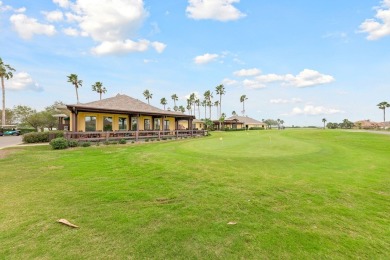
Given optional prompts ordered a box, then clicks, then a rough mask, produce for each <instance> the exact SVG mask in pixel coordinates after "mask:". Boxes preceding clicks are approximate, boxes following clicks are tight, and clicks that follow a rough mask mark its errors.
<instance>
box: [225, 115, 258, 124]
mask: <svg viewBox="0 0 390 260" xmlns="http://www.w3.org/2000/svg"><path fill="white" fill-rule="evenodd" d="M233 119H236V120H238V121H240V122H244V124H246V125H264V124H265V123H263V122H260V121H257V120H256V119H253V118H251V117H247V116H231V117H229V118H227V120H233Z"/></svg>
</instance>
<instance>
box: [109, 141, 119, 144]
mask: <svg viewBox="0 0 390 260" xmlns="http://www.w3.org/2000/svg"><path fill="white" fill-rule="evenodd" d="M110 144H118V141H111V142H110Z"/></svg>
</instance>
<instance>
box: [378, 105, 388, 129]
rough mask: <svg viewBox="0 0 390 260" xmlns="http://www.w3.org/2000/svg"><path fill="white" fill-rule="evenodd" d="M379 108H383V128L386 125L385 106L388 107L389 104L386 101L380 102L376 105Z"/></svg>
mask: <svg viewBox="0 0 390 260" xmlns="http://www.w3.org/2000/svg"><path fill="white" fill-rule="evenodd" d="M377 106H378V108H379V109H383V129H385V127H386V125H385V124H386V108H388V107H390V104H389V103H387V102H386V101H383V102H380V103H379V104H378V105H377Z"/></svg>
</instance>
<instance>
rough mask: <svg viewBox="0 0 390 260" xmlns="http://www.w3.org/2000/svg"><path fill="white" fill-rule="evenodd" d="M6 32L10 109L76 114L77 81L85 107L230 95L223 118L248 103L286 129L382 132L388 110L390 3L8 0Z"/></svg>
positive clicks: (3, 11) (251, 110)
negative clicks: (123, 100)
mask: <svg viewBox="0 0 390 260" xmlns="http://www.w3.org/2000/svg"><path fill="white" fill-rule="evenodd" d="M0 33H1V37H0V46H1V48H0V57H1V58H2V59H3V61H4V62H5V63H6V64H10V65H12V66H13V67H14V68H15V69H16V70H17V71H16V73H15V77H14V78H13V79H12V80H10V81H7V82H6V107H8V108H12V107H13V106H16V105H28V106H31V107H33V108H36V109H38V110H41V109H43V108H44V107H45V106H48V105H51V104H53V103H54V101H62V102H64V103H66V104H73V103H76V95H75V90H74V87H73V86H72V85H71V84H70V83H68V82H67V77H66V76H67V75H69V74H71V73H75V74H77V75H78V76H79V79H82V80H83V86H82V87H81V88H80V89H79V96H80V102H82V103H84V102H90V101H94V100H97V99H98V98H99V95H98V94H97V93H96V92H92V87H91V85H92V84H94V83H95V82H97V81H100V82H102V83H103V85H104V86H105V87H106V88H107V90H108V91H107V93H106V94H104V96H103V97H111V96H114V95H116V94H118V93H121V94H127V95H130V96H132V97H135V98H138V99H140V100H145V99H144V97H143V95H142V92H143V91H144V90H145V89H149V90H150V91H151V92H152V93H153V98H152V100H151V104H152V105H154V106H157V107H160V108H162V105H160V99H161V98H162V97H165V98H167V99H168V106H170V107H173V102H172V100H171V99H170V96H171V95H172V94H177V95H178V96H179V97H180V100H179V104H182V105H184V106H185V105H186V100H185V99H186V96H188V95H189V94H190V93H192V92H195V93H198V94H199V97H200V98H202V97H203V93H204V92H205V91H206V90H212V91H213V92H214V100H217V96H216V94H215V87H216V86H217V85H219V84H224V86H225V89H226V94H225V95H224V96H223V99H222V112H224V113H226V114H227V115H229V116H230V115H231V113H232V111H236V112H237V113H238V114H240V113H241V110H242V103H240V101H239V99H240V96H241V95H244V94H245V95H247V97H248V100H247V101H246V103H245V110H246V115H248V116H250V117H253V118H256V119H259V120H261V119H267V118H273V119H276V118H280V119H283V120H284V121H285V125H302V126H303V125H322V122H321V120H322V118H324V117H325V118H326V119H327V120H328V121H329V122H341V121H342V120H343V119H344V118H347V119H349V120H351V121H357V120H362V119H371V120H372V121H381V120H382V111H381V110H379V109H378V108H377V107H376V105H377V104H378V103H379V102H381V101H388V102H390V95H389V94H390V51H389V50H390V0H384V1H380V0H365V1H356V0H344V1H338V0H329V1H309V0H298V1H288V0H273V1H262V0H258V1H253V0H188V1H186V0H167V1H161V0H144V1H142V0H73V1H70V0H52V1H50V0H42V1H33V0H12V1H11V0H2V1H0ZM145 101H146V100H145ZM201 111H203V110H202V108H201ZM213 113H214V115H216V109H215V108H213ZM196 114H198V113H196ZM202 114H203V113H202ZM202 117H203V116H202ZM214 117H215V116H214Z"/></svg>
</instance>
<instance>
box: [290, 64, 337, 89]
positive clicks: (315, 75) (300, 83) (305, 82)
mask: <svg viewBox="0 0 390 260" xmlns="http://www.w3.org/2000/svg"><path fill="white" fill-rule="evenodd" d="M334 80H335V79H334V78H333V77H332V76H330V75H325V74H321V73H319V72H318V71H315V70H310V69H304V70H303V71H301V72H300V73H299V74H298V75H297V76H292V75H286V76H285V79H284V81H285V83H286V85H289V86H294V87H298V88H304V87H312V86H317V85H323V84H328V83H331V82H333V81H334Z"/></svg>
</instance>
